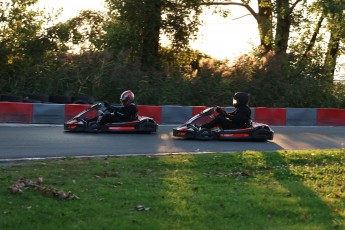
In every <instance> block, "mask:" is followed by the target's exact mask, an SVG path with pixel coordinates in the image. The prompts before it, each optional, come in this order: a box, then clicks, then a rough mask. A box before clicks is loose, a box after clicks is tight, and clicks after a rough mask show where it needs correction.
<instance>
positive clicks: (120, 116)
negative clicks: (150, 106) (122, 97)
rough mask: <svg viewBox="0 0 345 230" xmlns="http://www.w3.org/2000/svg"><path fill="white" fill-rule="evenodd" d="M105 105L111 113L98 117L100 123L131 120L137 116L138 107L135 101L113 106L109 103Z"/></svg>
mask: <svg viewBox="0 0 345 230" xmlns="http://www.w3.org/2000/svg"><path fill="white" fill-rule="evenodd" d="M106 107H107V109H108V110H109V112H111V113H108V114H105V115H103V116H102V117H100V120H99V122H98V123H99V124H100V125H105V124H107V123H113V122H124V121H133V120H136V119H137V118H138V107H137V105H136V104H135V103H130V104H128V105H127V106H122V107H114V106H111V105H107V106H106Z"/></svg>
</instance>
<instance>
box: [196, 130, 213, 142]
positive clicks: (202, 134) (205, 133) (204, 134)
mask: <svg viewBox="0 0 345 230" xmlns="http://www.w3.org/2000/svg"><path fill="white" fill-rule="evenodd" d="M196 137H197V139H200V140H210V139H212V138H213V134H212V131H211V130H209V129H201V130H199V131H198V132H197V133H196Z"/></svg>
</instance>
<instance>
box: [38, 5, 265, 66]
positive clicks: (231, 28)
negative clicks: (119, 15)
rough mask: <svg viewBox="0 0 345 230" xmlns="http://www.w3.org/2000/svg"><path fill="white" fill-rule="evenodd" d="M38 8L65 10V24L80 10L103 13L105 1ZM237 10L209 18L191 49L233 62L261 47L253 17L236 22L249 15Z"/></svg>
mask: <svg viewBox="0 0 345 230" xmlns="http://www.w3.org/2000/svg"><path fill="white" fill-rule="evenodd" d="M38 6H39V7H44V6H45V7H47V8H55V9H59V8H63V12H62V14H61V15H60V17H59V19H60V20H61V21H65V20H67V19H68V18H71V17H74V16H77V15H78V13H79V11H80V10H85V9H91V10H100V11H101V10H103V9H104V0H39V3H38ZM233 9H234V10H233V11H234V12H235V15H233V16H230V17H229V18H227V19H224V18H222V17H221V16H217V15H213V16H208V18H207V23H206V24H205V25H204V26H202V27H201V28H200V31H199V34H198V37H199V38H198V40H196V41H194V42H192V43H191V47H192V48H193V49H197V50H200V51H202V52H204V53H206V54H208V55H210V56H212V57H214V58H217V59H225V58H227V59H229V60H232V59H235V58H236V57H237V56H240V55H241V54H243V53H246V52H247V51H249V50H250V48H251V45H250V43H251V42H254V43H255V44H259V38H258V32H257V26H256V23H255V20H254V19H253V18H252V17H250V16H247V17H244V18H241V19H238V20H233V18H237V17H240V16H243V15H246V14H248V12H247V11H246V10H244V9H242V7H236V6H235V7H233ZM209 14H210V12H208V15H209Z"/></svg>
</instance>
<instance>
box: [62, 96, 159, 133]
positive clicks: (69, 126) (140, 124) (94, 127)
mask: <svg viewBox="0 0 345 230" xmlns="http://www.w3.org/2000/svg"><path fill="white" fill-rule="evenodd" d="M106 113H110V112H109V111H108V109H107V108H106V106H105V105H104V103H102V102H100V103H97V104H94V105H92V106H91V107H90V108H88V109H86V110H84V111H82V112H81V113H79V114H78V115H76V116H75V117H73V118H72V119H70V120H68V121H67V122H65V124H64V130H65V131H72V132H112V133H155V132H157V130H158V124H157V123H156V122H155V121H154V120H153V118H150V117H145V116H138V118H137V119H136V120H133V121H128V122H115V123H108V124H105V125H103V126H99V125H98V124H97V123H96V121H92V120H94V119H93V118H95V117H98V116H101V115H104V114H106ZM90 120H91V121H90Z"/></svg>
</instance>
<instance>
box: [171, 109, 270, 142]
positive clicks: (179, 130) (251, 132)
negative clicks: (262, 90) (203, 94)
mask: <svg viewBox="0 0 345 230" xmlns="http://www.w3.org/2000/svg"><path fill="white" fill-rule="evenodd" d="M217 115H218V112H216V109H215V108H207V109H205V110H204V111H202V112H201V113H199V114H197V115H195V116H194V117H192V118H191V119H189V120H188V121H187V122H185V123H184V124H182V125H181V126H179V127H176V128H174V129H173V136H174V137H178V138H182V139H200V140H211V139H220V140H259V141H267V140H273V135H274V131H273V130H272V129H271V128H270V127H269V126H268V125H266V124H261V123H257V122H251V126H250V127H248V128H243V129H228V130H224V129H221V128H220V127H215V128H213V129H211V130H210V129H201V128H196V127H200V126H201V125H202V124H205V123H208V122H210V121H211V120H213V119H214V118H215V117H216V116H217Z"/></svg>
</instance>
